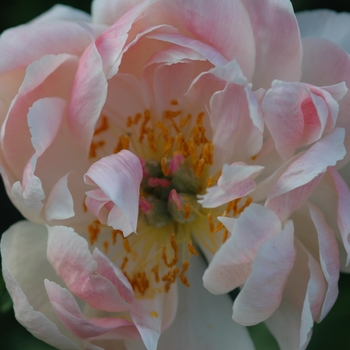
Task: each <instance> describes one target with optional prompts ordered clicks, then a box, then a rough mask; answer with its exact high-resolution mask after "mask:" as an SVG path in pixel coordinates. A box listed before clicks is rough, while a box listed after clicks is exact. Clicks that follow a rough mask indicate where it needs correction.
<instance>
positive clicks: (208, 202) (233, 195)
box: [198, 162, 263, 208]
mask: <svg viewBox="0 0 350 350" xmlns="http://www.w3.org/2000/svg"><path fill="white" fill-rule="evenodd" d="M262 170H263V167H261V166H258V165H247V164H245V163H242V162H237V163H233V164H231V165H228V164H224V166H223V168H222V175H221V176H220V178H219V180H218V184H217V186H213V187H210V188H208V189H207V193H206V194H205V195H199V196H198V198H200V199H199V200H198V203H200V204H201V205H202V206H203V207H204V208H215V207H218V206H220V205H222V204H225V203H227V202H229V201H232V200H234V199H237V198H242V197H245V196H246V195H247V194H249V193H250V192H252V191H254V190H255V181H254V178H255V177H257V176H258V175H259V174H260V173H261V171H262Z"/></svg>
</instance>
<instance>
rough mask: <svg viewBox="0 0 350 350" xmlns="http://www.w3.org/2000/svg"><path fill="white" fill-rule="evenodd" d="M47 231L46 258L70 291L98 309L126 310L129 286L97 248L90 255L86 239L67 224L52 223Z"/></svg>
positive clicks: (129, 291)
mask: <svg viewBox="0 0 350 350" xmlns="http://www.w3.org/2000/svg"><path fill="white" fill-rule="evenodd" d="M48 231H49V240H48V246H47V256H48V260H49V261H50V263H51V264H52V266H53V267H54V269H55V270H56V273H57V274H58V275H59V276H60V277H61V278H62V279H63V281H64V282H65V283H66V285H67V287H68V288H69V290H70V291H71V292H72V293H73V294H75V295H76V296H78V297H79V298H81V299H83V300H85V301H86V302H87V303H88V304H89V305H90V306H91V307H93V308H96V309H99V310H105V311H109V312H113V311H114V312H121V311H128V310H129V302H131V301H132V299H133V292H132V288H131V286H130V284H129V282H127V280H126V278H125V276H123V274H122V273H121V272H119V271H118V270H117V268H116V267H112V263H110V262H109V261H108V259H107V258H105V257H103V256H102V253H101V252H98V251H97V252H94V254H93V255H92V256H91V253H90V251H89V249H88V244H87V241H86V240H85V239H84V238H82V237H80V236H78V234H76V233H75V232H74V230H73V229H71V228H68V227H64V226H53V227H48Z"/></svg>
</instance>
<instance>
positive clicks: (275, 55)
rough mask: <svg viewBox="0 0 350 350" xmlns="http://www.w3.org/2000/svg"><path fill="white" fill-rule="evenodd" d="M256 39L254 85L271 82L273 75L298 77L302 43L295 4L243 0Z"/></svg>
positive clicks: (276, 0)
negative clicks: (294, 9) (293, 5)
mask: <svg viewBox="0 0 350 350" xmlns="http://www.w3.org/2000/svg"><path fill="white" fill-rule="evenodd" d="M242 2H243V3H244V5H245V6H246V8H247V10H248V14H249V19H250V21H251V24H252V27H253V33H254V39H255V47H256V58H255V71H254V78H253V84H254V87H255V88H257V87H264V88H267V87H269V86H270V84H271V81H272V80H273V79H281V80H286V81H298V80H299V79H300V75H301V74H300V73H301V45H300V38H299V30H298V24H297V22H296V19H295V15H294V11H293V7H292V4H291V2H290V1H287V0H268V1H263V2H262V1H260V0H253V1H252V0H243V1H242Z"/></svg>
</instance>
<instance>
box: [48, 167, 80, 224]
mask: <svg viewBox="0 0 350 350" xmlns="http://www.w3.org/2000/svg"><path fill="white" fill-rule="evenodd" d="M68 175H69V174H67V175H64V176H63V177H61V178H60V179H59V180H58V181H57V183H56V184H55V185H54V187H53V188H52V190H51V192H50V193H49V195H48V197H47V201H46V204H45V216H46V219H47V221H51V220H64V219H69V218H71V217H73V216H74V214H75V213H74V202H73V197H72V194H71V193H70V191H69V188H68Z"/></svg>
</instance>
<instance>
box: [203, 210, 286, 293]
mask: <svg viewBox="0 0 350 350" xmlns="http://www.w3.org/2000/svg"><path fill="white" fill-rule="evenodd" d="M227 221H228V219H226V222H224V223H225V224H227ZM231 221H234V226H233V229H232V227H227V229H229V230H232V232H231V233H232V234H231V236H230V237H229V238H228V239H227V241H226V242H225V243H224V244H223V245H222V246H221V247H220V248H219V250H218V251H217V252H216V254H215V255H214V257H213V260H212V261H211V262H210V264H209V267H208V269H207V270H206V271H205V273H204V276H203V282H204V287H205V288H207V289H208V290H209V291H210V292H211V293H213V294H223V293H227V292H229V291H231V290H233V289H235V288H237V287H239V286H241V285H242V284H243V283H245V281H246V280H247V278H248V276H249V275H250V274H251V271H252V263H253V261H254V259H255V257H256V255H257V253H258V250H259V249H260V247H261V246H262V245H263V243H264V242H266V241H267V240H268V239H269V238H271V237H273V236H275V235H276V234H277V233H279V232H280V231H281V222H280V220H279V219H278V217H277V216H276V214H275V213H274V212H273V211H271V210H270V209H268V208H266V207H263V206H261V205H258V204H255V203H252V204H251V205H250V206H249V207H248V208H246V209H245V210H244V212H243V213H242V214H241V215H240V217H239V218H238V219H231Z"/></svg>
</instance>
